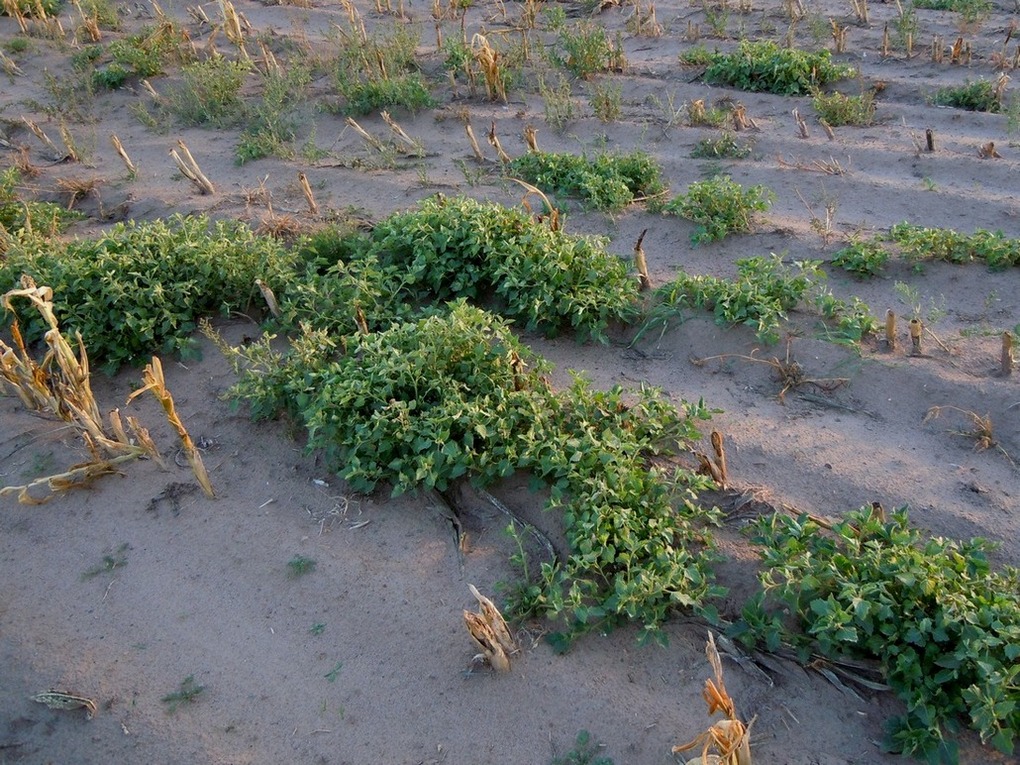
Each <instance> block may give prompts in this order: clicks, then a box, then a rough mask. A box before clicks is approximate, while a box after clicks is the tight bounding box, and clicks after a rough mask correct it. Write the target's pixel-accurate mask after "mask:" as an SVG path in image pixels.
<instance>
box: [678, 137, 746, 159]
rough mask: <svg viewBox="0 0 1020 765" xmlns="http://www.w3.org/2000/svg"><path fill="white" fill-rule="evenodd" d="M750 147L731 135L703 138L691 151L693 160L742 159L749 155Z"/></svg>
mask: <svg viewBox="0 0 1020 765" xmlns="http://www.w3.org/2000/svg"><path fill="white" fill-rule="evenodd" d="M751 151H752V148H751V145H750V144H749V143H747V142H744V141H738V140H737V139H736V137H734V135H733V134H732V133H723V134H722V135H721V136H719V137H718V138H703V139H701V140H700V141H698V143H697V144H696V145H695V147H694V149H692V150H691V156H692V157H694V158H695V159H743V158H744V157H748V156H750V155H751Z"/></svg>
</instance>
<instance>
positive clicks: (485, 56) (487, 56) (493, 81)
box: [471, 34, 506, 103]
mask: <svg viewBox="0 0 1020 765" xmlns="http://www.w3.org/2000/svg"><path fill="white" fill-rule="evenodd" d="M471 54H472V55H473V56H474V59H475V61H476V62H478V65H479V66H480V67H481V68H482V74H483V75H484V76H485V91H486V93H488V95H489V100H490V101H495V100H496V98H499V99H500V100H502V101H503V102H504V103H506V83H505V82H504V72H503V65H502V63H501V62H500V58H501V56H500V53H499V51H498V50H496V49H495V48H493V47H492V46H491V45H490V44H489V40H488V38H486V37H485V35H482V34H475V36H474V37H472V38H471Z"/></svg>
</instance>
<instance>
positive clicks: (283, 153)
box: [236, 62, 312, 164]
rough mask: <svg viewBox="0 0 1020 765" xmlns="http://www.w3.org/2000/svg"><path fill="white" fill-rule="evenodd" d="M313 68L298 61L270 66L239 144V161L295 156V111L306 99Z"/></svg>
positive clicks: (250, 111)
mask: <svg viewBox="0 0 1020 765" xmlns="http://www.w3.org/2000/svg"><path fill="white" fill-rule="evenodd" d="M311 77H312V76H311V72H310V70H309V69H308V68H307V67H306V66H303V65H301V64H299V63H296V62H295V63H291V64H290V65H289V66H287V67H286V68H275V69H270V70H269V71H268V72H267V73H266V75H265V76H264V77H263V79H262V95H261V98H260V99H259V100H258V101H257V102H255V103H254V104H253V105H252V106H251V108H250V110H249V116H248V119H247V120H246V126H245V129H244V132H243V133H241V137H240V140H239V142H238V146H237V151H236V153H237V159H238V162H239V163H240V164H243V163H245V162H248V161H251V160H255V159H261V158H262V157H269V156H276V157H283V158H289V157H291V156H293V154H294V151H293V148H292V144H293V142H294V139H295V137H296V135H295V131H296V129H297V118H296V116H295V115H296V112H297V110H298V109H299V107H300V105H301V104H302V103H303V102H304V99H305V96H306V94H307V92H308V85H309V83H310V82H311Z"/></svg>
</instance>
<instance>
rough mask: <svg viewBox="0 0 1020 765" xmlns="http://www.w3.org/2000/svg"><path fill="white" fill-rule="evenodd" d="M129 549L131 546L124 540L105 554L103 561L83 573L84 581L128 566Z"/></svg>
mask: <svg viewBox="0 0 1020 765" xmlns="http://www.w3.org/2000/svg"><path fill="white" fill-rule="evenodd" d="M129 549H131V546H130V545H129V544H128V543H127V542H124V543H123V544H121V545H120V546H119V547H118V548H117V549H116V550H114V551H113V552H111V553H107V554H106V555H104V556H103V560H102V562H100V563H99V564H97V565H95V566H93V567H92V568H90V569H88V570H87V571H86V572H85V573H83V574H82V575H81V578H82V581H86V580H88V579H94V578H95V577H97V576H99V575H100V574H109V573H111V572H113V571H115V570H116V569H118V568H123V567H124V566H126V565H127V551H128V550H129Z"/></svg>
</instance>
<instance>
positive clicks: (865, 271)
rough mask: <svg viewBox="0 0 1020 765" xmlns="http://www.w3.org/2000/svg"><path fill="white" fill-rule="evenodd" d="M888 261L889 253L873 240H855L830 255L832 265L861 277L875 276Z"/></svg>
mask: <svg viewBox="0 0 1020 765" xmlns="http://www.w3.org/2000/svg"><path fill="white" fill-rule="evenodd" d="M888 262H889V253H888V252H887V251H886V250H885V248H884V247H882V245H881V244H879V243H878V242H874V241H864V240H857V241H852V242H850V244H849V245H847V246H846V247H844V248H843V249H841V250H840V251H839V252H837V253H836V254H835V255H833V257H832V265H834V266H839V267H840V268H842V269H843V270H844V271H849V272H850V273H852V274H853V275H854V276H858V277H861V278H865V277H869V278H870V277H872V276H877V275H878V274H880V273H881V272H882V270H883V269H884V268H885V264H886V263H888Z"/></svg>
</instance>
